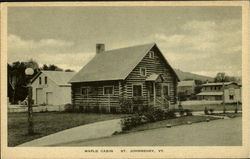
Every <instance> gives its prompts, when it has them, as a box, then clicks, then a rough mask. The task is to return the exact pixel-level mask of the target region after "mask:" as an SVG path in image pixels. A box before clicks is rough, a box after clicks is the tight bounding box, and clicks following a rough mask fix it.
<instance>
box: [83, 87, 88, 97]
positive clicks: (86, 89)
mask: <svg viewBox="0 0 250 159" xmlns="http://www.w3.org/2000/svg"><path fill="white" fill-rule="evenodd" d="M81 93H82V95H83V96H88V93H89V89H88V88H87V87H83V88H82V89H81Z"/></svg>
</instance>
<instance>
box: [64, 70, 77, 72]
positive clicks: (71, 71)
mask: <svg viewBox="0 0 250 159" xmlns="http://www.w3.org/2000/svg"><path fill="white" fill-rule="evenodd" d="M65 72H75V71H74V70H71V69H66V70H65Z"/></svg>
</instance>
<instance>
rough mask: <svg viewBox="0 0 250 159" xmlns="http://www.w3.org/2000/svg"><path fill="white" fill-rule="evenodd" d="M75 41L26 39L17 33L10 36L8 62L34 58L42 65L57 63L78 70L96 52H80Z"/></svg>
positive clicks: (59, 65) (64, 67)
mask: <svg viewBox="0 0 250 159" xmlns="http://www.w3.org/2000/svg"><path fill="white" fill-rule="evenodd" d="M73 46H74V43H73V42H71V41H64V40H58V39H42V40H40V41H33V40H24V39H22V38H20V37H19V36H16V35H9V36H8V62H9V63H12V62H15V61H27V60H29V59H31V58H32V59H34V60H35V61H37V62H38V63H39V65H40V66H42V65H43V64H55V65H57V66H58V67H61V68H63V69H73V70H76V71H78V70H79V69H80V68H81V67H82V66H84V65H85V64H86V63H87V62H88V61H90V59H91V58H93V57H94V55H95V54H94V53H89V52H78V51H75V50H74V49H73Z"/></svg>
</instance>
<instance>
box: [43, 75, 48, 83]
mask: <svg viewBox="0 0 250 159" xmlns="http://www.w3.org/2000/svg"><path fill="white" fill-rule="evenodd" d="M44 84H48V77H47V76H45V77H44Z"/></svg>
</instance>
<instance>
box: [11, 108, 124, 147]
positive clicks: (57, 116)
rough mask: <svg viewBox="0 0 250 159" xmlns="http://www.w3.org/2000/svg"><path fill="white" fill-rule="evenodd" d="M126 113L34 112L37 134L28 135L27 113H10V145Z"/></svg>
mask: <svg viewBox="0 0 250 159" xmlns="http://www.w3.org/2000/svg"><path fill="white" fill-rule="evenodd" d="M124 116H127V115H124V114H94V113H88V114H87V113H65V112H46V113H34V115H33V118H34V129H35V132H36V134H35V135H32V136H30V135H27V113H9V114H8V146H16V145H19V144H22V143H24V142H27V141H30V140H33V139H37V138H40V137H42V136H46V135H49V134H53V133H56V132H58V131H61V130H65V129H69V128H73V127H76V126H79V125H84V124H89V123H93V122H97V121H104V120H111V119H117V118H121V117H124Z"/></svg>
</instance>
